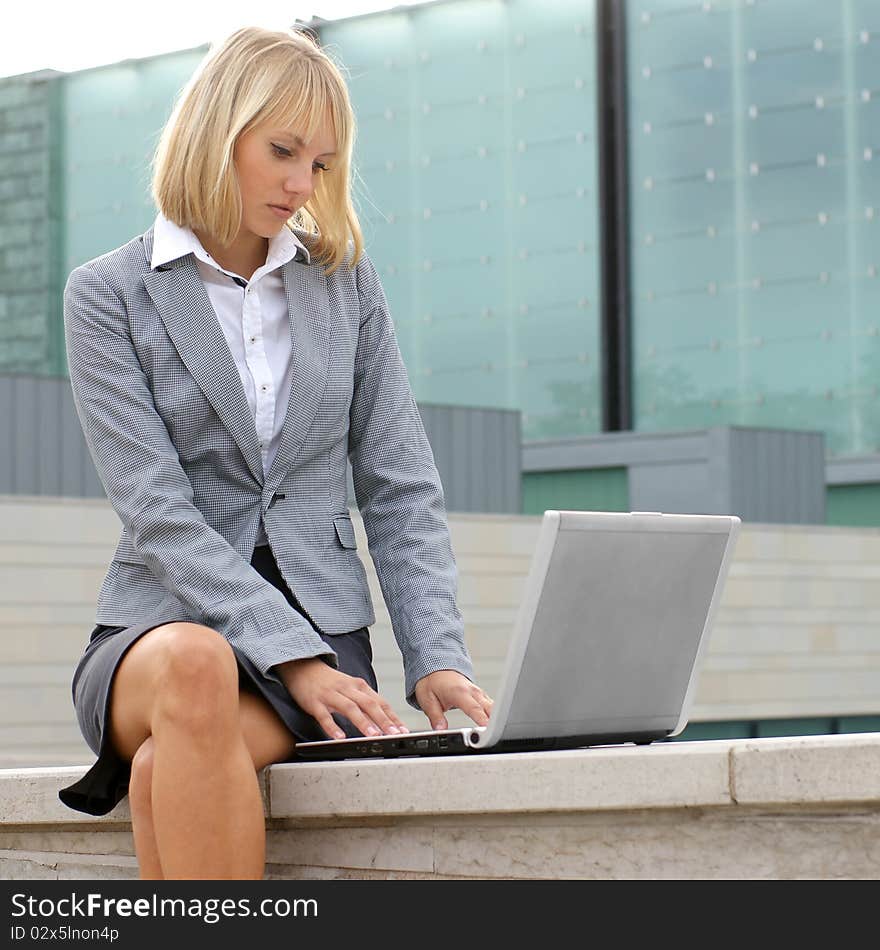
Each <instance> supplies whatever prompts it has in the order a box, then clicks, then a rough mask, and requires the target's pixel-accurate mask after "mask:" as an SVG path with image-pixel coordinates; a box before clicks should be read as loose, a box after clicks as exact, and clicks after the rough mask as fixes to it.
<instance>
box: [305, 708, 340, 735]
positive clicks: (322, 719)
mask: <svg viewBox="0 0 880 950" xmlns="http://www.w3.org/2000/svg"><path fill="white" fill-rule="evenodd" d="M311 715H312V716H313V717H314V719H315V720H316V721H317V723H318V725H319V726H320V727H321V728H322V729H323V730H324V735H325V736H329V737H330V738H331V739H344V738H345V733H344V732H343V731H342V730H341V729H340V728H339V725H338V724H337V722H336V720H335V719H334V718H333V717H332V716H331V715H330V710H329V709H328V708H327V707H326V706H323V705H322V706H321V708H320V709H319V710H316V711H315V712H313V713H312V714H311Z"/></svg>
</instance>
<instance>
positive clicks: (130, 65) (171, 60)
mask: <svg viewBox="0 0 880 950" xmlns="http://www.w3.org/2000/svg"><path fill="white" fill-rule="evenodd" d="M205 52H206V48H202V47H200V48H198V49H195V50H184V51H182V52H180V53H172V54H169V55H166V56H160V57H154V58H151V59H143V60H133V61H127V62H121V63H116V64H114V65H112V66H103V67H99V68H97V69H88V70H83V71H82V72H77V73H71V74H70V75H69V76H66V77H65V78H64V100H63V112H64V130H63V131H64V142H65V149H64V160H63V163H62V169H63V174H64V182H65V222H64V223H65V228H64V245H65V254H66V258H65V261H64V266H65V269H66V273H69V272H70V271H71V270H72V269H73V268H74V267H76V266H78V265H79V264H81V263H83V261H86V260H89V259H91V258H92V257H96V256H98V255H99V254H104V253H106V252H107V251H110V250H113V249H114V248H116V247H119V246H120V245H121V244H124V243H125V242H126V241H129V240H131V239H132V238H133V237H135V236H136V235H137V234H139V233H141V232H143V231H145V230H146V229H147V228H148V227H149V226H150V225H151V224H152V222H153V219H154V218H155V216H156V212H155V207H154V205H153V203H152V199H151V198H150V163H151V161H152V158H153V153H154V151H155V147H156V143H157V142H158V138H159V135H160V133H161V131H162V127H163V126H164V124H165V122H166V120H167V118H168V116H169V115H170V113H171V109H172V106H173V103H174V99H175V96H176V95H177V93H178V91H179V90H180V89H181V88H182V87H183V86H184V85H185V83H186V82H187V81H188V80H189V78H190V76H191V75H192V73H193V71H194V70H195V68H196V66H197V65H198V64H199V62H200V61H201V60H202V58H203V57H204V55H205Z"/></svg>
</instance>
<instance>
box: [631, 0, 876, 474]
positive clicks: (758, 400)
mask: <svg viewBox="0 0 880 950" xmlns="http://www.w3.org/2000/svg"><path fill="white" fill-rule="evenodd" d="M626 11H627V37H628V88H629V103H628V105H629V136H630V148H629V157H630V175H631V178H630V184H631V187H630V207H631V229H632V230H631V254H632V300H633V311H632V316H633V354H634V355H633V361H634V367H633V380H634V394H633V395H634V406H635V420H634V422H635V426H634V427H635V428H637V429H639V430H643V431H650V430H658V429H682V428H692V427H699V426H706V425H717V424H741V425H757V426H771V427H780V428H806V429H820V430H822V431H823V432H824V433H825V436H826V446H827V448H828V451H829V453H830V454H832V455H840V454H861V453H874V452H877V451H880V412H878V409H880V397H878V382H880V338H878V329H880V319H878V306H880V279H878V266H880V253H878V223H877V215H878V213H880V151H878V146H880V139H878V131H877V130H878V119H880V108H878V104H880V57H878V42H880V4H877V3H876V2H874V0H727V2H705V3H687V4H683V3H679V2H671V0H629V2H628V3H627V5H626Z"/></svg>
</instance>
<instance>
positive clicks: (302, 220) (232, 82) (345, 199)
mask: <svg viewBox="0 0 880 950" xmlns="http://www.w3.org/2000/svg"><path fill="white" fill-rule="evenodd" d="M328 116H329V119H330V123H331V126H332V129H333V133H334V135H335V138H336V155H335V157H334V159H333V167H332V170H331V171H330V172H329V173H327V172H322V173H321V175H320V176H319V178H318V183H317V185H316V187H315V191H314V192H313V194H312V196H311V198H310V199H309V200H308V202H306V204H305V205H304V206H303V207H302V208H300V209H299V210H298V211H297V212H296V214H295V215H294V216H293V217H292V218H291V219H290V220H289V221H288V222H287V224H288V226H289V227H290V226H291V224H293V225H295V226H296V228H298V229H300V230H302V231H303V232H305V236H306V240H305V242H304V243H306V245H307V247H308V248H309V252H310V256H311V257H312V259H313V260H317V261H318V262H319V263H321V264H322V265H324V266H325V267H327V273H328V274H331V273H333V271H334V270H336V268H337V267H339V265H340V264H342V263H343V261H344V260H345V258H346V255H347V253H348V249H349V244H351V245H352V246H353V248H352V249H353V254H352V258H351V260H350V261H349V268H350V269H353V268H354V266H355V265H356V264H357V262H358V260H359V259H360V256H361V254H362V253H363V236H362V234H361V229H360V225H359V223H358V219H357V215H356V213H355V211H354V208H353V206H352V202H351V162H352V149H353V144H354V135H355V119H354V113H353V111H352V107H351V100H350V99H349V95H348V89H347V87H346V84H345V80H344V78H343V76H342V73H341V71H340V69H339V67H337V65H336V64H335V63H334V62H333V61H332V60H331V59H330V58H329V56H328V55H327V54H326V53H325V52H324V51H323V50H322V49H320V48H319V47H318V46H317V45H316V43H315V42H314V41H313V40H312V39H311V38H310V37H309V36H307V35H306V34H304V33H301V32H298V31H296V30H281V31H275V30H267V29H263V28H261V27H244V28H242V29H240V30H236V32H235V33H233V34H232V35H231V36H229V37H228V38H227V39H226V40H225V41H224V42H223V43H222V45H221V46H220V47H219V48H216V49H212V50H210V51H209V53H208V55H207V56H206V57H205V59H204V60H203V62H202V63H201V65H200V66H199V68H198V69H197V70H196V72H195V74H194V75H193V77H192V78H191V79H190V81H189V82H188V83H187V85H186V86H185V87H184V88H183V89H182V90H181V92H180V94H179V96H178V98H177V100H176V102H175V105H174V109H173V111H172V113H171V117H170V118H169V119H168V122H167V123H166V125H165V128H164V129H163V131H162V135H161V137H160V139H159V143H158V146H157V148H156V153H155V155H154V158H153V180H152V193H153V200H154V201H155V203H156V206H157V208H158V209H159V210H160V211H161V212H162V214H164V215H165V217H167V218H168V219H169V220H171V221H173V222H174V223H175V224H177V225H179V226H180V227H187V228H190V229H192V230H202V231H204V232H205V233H206V234H209V235H211V236H212V237H213V238H214V239H215V240H217V241H218V242H219V243H220V244H221V245H223V246H226V245H228V244H230V243H231V242H232V240H233V238H234V237H235V235H236V234H237V233H238V230H239V228H240V226H241V214H242V205H241V193H240V191H239V188H238V178H237V176H236V172H235V165H234V163H233V149H234V148H235V143H236V141H237V140H238V137H239V136H240V135H242V134H243V133H245V132H247V131H249V130H250V129H251V128H253V127H254V126H256V125H258V124H261V123H263V122H264V121H266V122H274V121H280V122H282V123H283V124H285V125H286V126H289V127H291V128H293V129H295V130H296V131H297V134H298V135H299V136H300V137H301V138H302V139H303V141H306V142H308V141H311V139H312V136H313V135H314V133H315V131H316V130H317V129H318V127H319V126H320V125H321V123H322V122H324V121H325V119H326V118H327V117H328Z"/></svg>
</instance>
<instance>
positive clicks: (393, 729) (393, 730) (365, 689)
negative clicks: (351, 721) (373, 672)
mask: <svg viewBox="0 0 880 950" xmlns="http://www.w3.org/2000/svg"><path fill="white" fill-rule="evenodd" d="M355 682H356V688H355V692H354V694H353V695H352V696H351V699H353V700H354V702H355V703H357V705H358V706H359V707H360V708H361V710H362V711H363V712H364V714H365V715H367V716H369V717H370V719H371V720H372V721H373V722H374V723H375V724H376V726H377V727H378V729H379V731H380V732H383V733H385V734H387V735H397V734H399V733H402V732H409V729H407V727H406V726H405V725H404V724H403V722H401V720H400V719H399V718H398V716H397V714H396V713H395V712H394V710H393V709H392V708H391V704H390V703H389V702H388V700H386V699H385V698H384V697H382V696H380V695H379V694H378V693H377V692H376V691H375V690H374V689H373V688H372V687H371V686H370V684H369V683H367V681H366V680H363V679H358V680H356V681H355Z"/></svg>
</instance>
